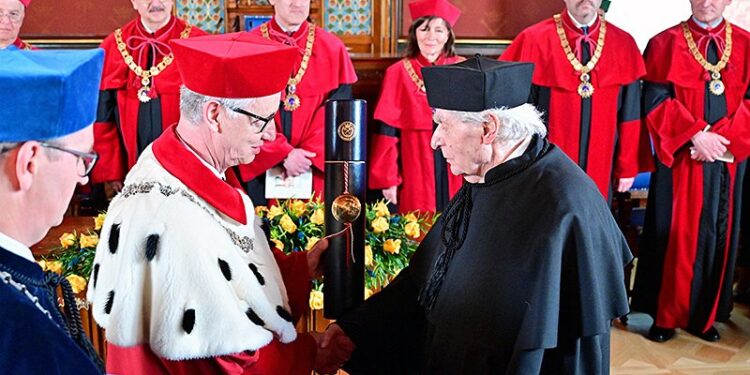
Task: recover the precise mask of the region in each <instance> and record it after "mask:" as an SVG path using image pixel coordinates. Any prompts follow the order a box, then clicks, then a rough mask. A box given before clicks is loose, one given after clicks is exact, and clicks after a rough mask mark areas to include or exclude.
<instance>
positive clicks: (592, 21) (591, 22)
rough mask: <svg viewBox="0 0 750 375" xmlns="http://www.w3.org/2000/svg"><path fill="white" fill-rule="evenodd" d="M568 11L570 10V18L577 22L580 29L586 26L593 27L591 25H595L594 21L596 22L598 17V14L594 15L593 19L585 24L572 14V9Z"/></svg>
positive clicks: (574, 22)
mask: <svg viewBox="0 0 750 375" xmlns="http://www.w3.org/2000/svg"><path fill="white" fill-rule="evenodd" d="M567 12H568V15H569V16H570V19H571V20H573V24H575V25H576V27H577V28H579V29H580V28H582V27H584V26H587V27H591V25H593V24H594V22H596V18H597V17H598V16H594V18H592V19H591V21H589V23H587V24H583V23H580V22H578V20H577V19H576V18H575V17H573V15H572V14H570V11H567Z"/></svg>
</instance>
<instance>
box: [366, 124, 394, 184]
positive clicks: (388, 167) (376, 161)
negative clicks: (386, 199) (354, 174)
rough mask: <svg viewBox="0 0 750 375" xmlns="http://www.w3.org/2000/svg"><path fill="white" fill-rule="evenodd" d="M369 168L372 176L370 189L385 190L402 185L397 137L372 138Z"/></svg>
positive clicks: (370, 177)
mask: <svg viewBox="0 0 750 375" xmlns="http://www.w3.org/2000/svg"><path fill="white" fill-rule="evenodd" d="M368 168H369V169H370V175H369V177H368V179H367V180H368V181H367V184H368V185H369V188H370V189H385V188H389V187H391V186H398V185H401V181H402V178H401V172H400V171H399V168H398V138H397V137H392V136H388V135H383V134H373V135H372V136H371V138H370V162H369V163H368Z"/></svg>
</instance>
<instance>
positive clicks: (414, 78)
mask: <svg viewBox="0 0 750 375" xmlns="http://www.w3.org/2000/svg"><path fill="white" fill-rule="evenodd" d="M401 61H403V62H404V68H406V72H407V73H409V77H411V80H412V81H414V84H416V85H417V88H419V91H422V92H427V89H425V87H424V81H423V80H422V79H420V78H419V76H418V75H417V72H415V71H414V66H413V65H412V64H411V61H409V59H408V58H403V59H402V60H401Z"/></svg>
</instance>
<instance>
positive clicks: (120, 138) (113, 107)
mask: <svg viewBox="0 0 750 375" xmlns="http://www.w3.org/2000/svg"><path fill="white" fill-rule="evenodd" d="M186 27H187V24H186V23H185V21H182V20H180V19H178V18H176V17H172V19H171V20H170V21H169V23H168V24H167V25H166V26H164V27H162V28H161V29H159V30H157V31H156V32H155V33H153V34H152V33H149V32H148V31H146V29H145V28H144V27H143V23H142V22H141V20H140V19H139V18H137V19H134V20H132V21H130V22H128V23H127V24H126V25H125V26H123V27H122V29H121V30H122V41H123V42H124V43H125V45H126V49H127V52H128V53H129V54H130V56H132V57H133V59H134V61H135V62H136V63H137V64H138V66H140V67H141V68H144V69H145V68H147V67H150V66H153V65H158V64H159V62H161V61H162V59H163V58H164V56H165V55H168V54H170V53H171V49H170V48H169V40H170V39H177V38H180V35H181V34H182V33H183V31H184V30H185V28H186ZM200 35H206V32H204V31H202V30H200V29H198V28H197V27H194V26H191V30H190V33H189V36H190V37H192V36H200ZM101 48H103V49H104V52H105V54H104V68H103V73H102V83H101V93H100V96H99V110H98V113H97V120H96V123H95V124H94V150H96V152H97V153H99V161H98V162H97V164H96V166H95V167H94V170H93V172H92V174H91V180H92V182H94V183H99V182H108V181H122V180H123V179H124V178H125V174H126V173H127V171H128V170H129V169H130V168H131V167H132V166H133V165H134V164H135V162H136V159H137V158H138V155H140V153H141V151H143V149H144V148H145V147H146V146H148V144H149V143H151V141H153V140H154V139H156V138H157V137H158V135H159V134H161V132H162V131H163V129H166V128H167V127H169V126H170V125H172V124H175V123H177V121H178V120H179V117H180V85H181V84H182V80H181V79H180V74H179V72H178V71H177V66H176V65H175V64H174V63H172V64H170V65H169V66H167V67H166V69H164V70H163V71H162V72H161V73H159V74H158V75H157V76H156V77H154V78H152V79H151V88H152V89H151V93H152V94H151V101H149V102H148V103H141V102H140V101H139V100H138V90H139V89H140V88H141V87H142V86H143V85H142V84H141V77H139V76H137V75H136V74H135V73H134V72H133V71H132V70H131V69H130V68H128V65H127V64H126V63H125V60H124V59H123V56H122V54H121V53H120V51H119V50H118V47H117V42H116V39H115V35H114V33H113V34H110V35H109V36H107V37H106V38H105V39H104V41H103V42H102V44H101ZM139 138H140V139H139Z"/></svg>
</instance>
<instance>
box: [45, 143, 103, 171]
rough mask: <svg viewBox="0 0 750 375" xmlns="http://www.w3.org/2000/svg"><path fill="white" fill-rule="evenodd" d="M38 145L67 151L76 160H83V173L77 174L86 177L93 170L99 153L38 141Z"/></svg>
mask: <svg viewBox="0 0 750 375" xmlns="http://www.w3.org/2000/svg"><path fill="white" fill-rule="evenodd" d="M39 145H40V146H42V147H45V148H50V149H53V150H58V151H62V152H67V153H69V154H72V155H75V156H76V157H77V158H78V160H82V161H83V167H84V171H83V175H81V174H79V176H80V177H86V176H88V175H89V174H90V173H91V171H92V170H94V166H95V165H96V161H97V160H99V154H97V153H96V152H83V151H78V150H71V149H69V148H65V147H61V146H57V145H53V144H50V143H46V142H39Z"/></svg>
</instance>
